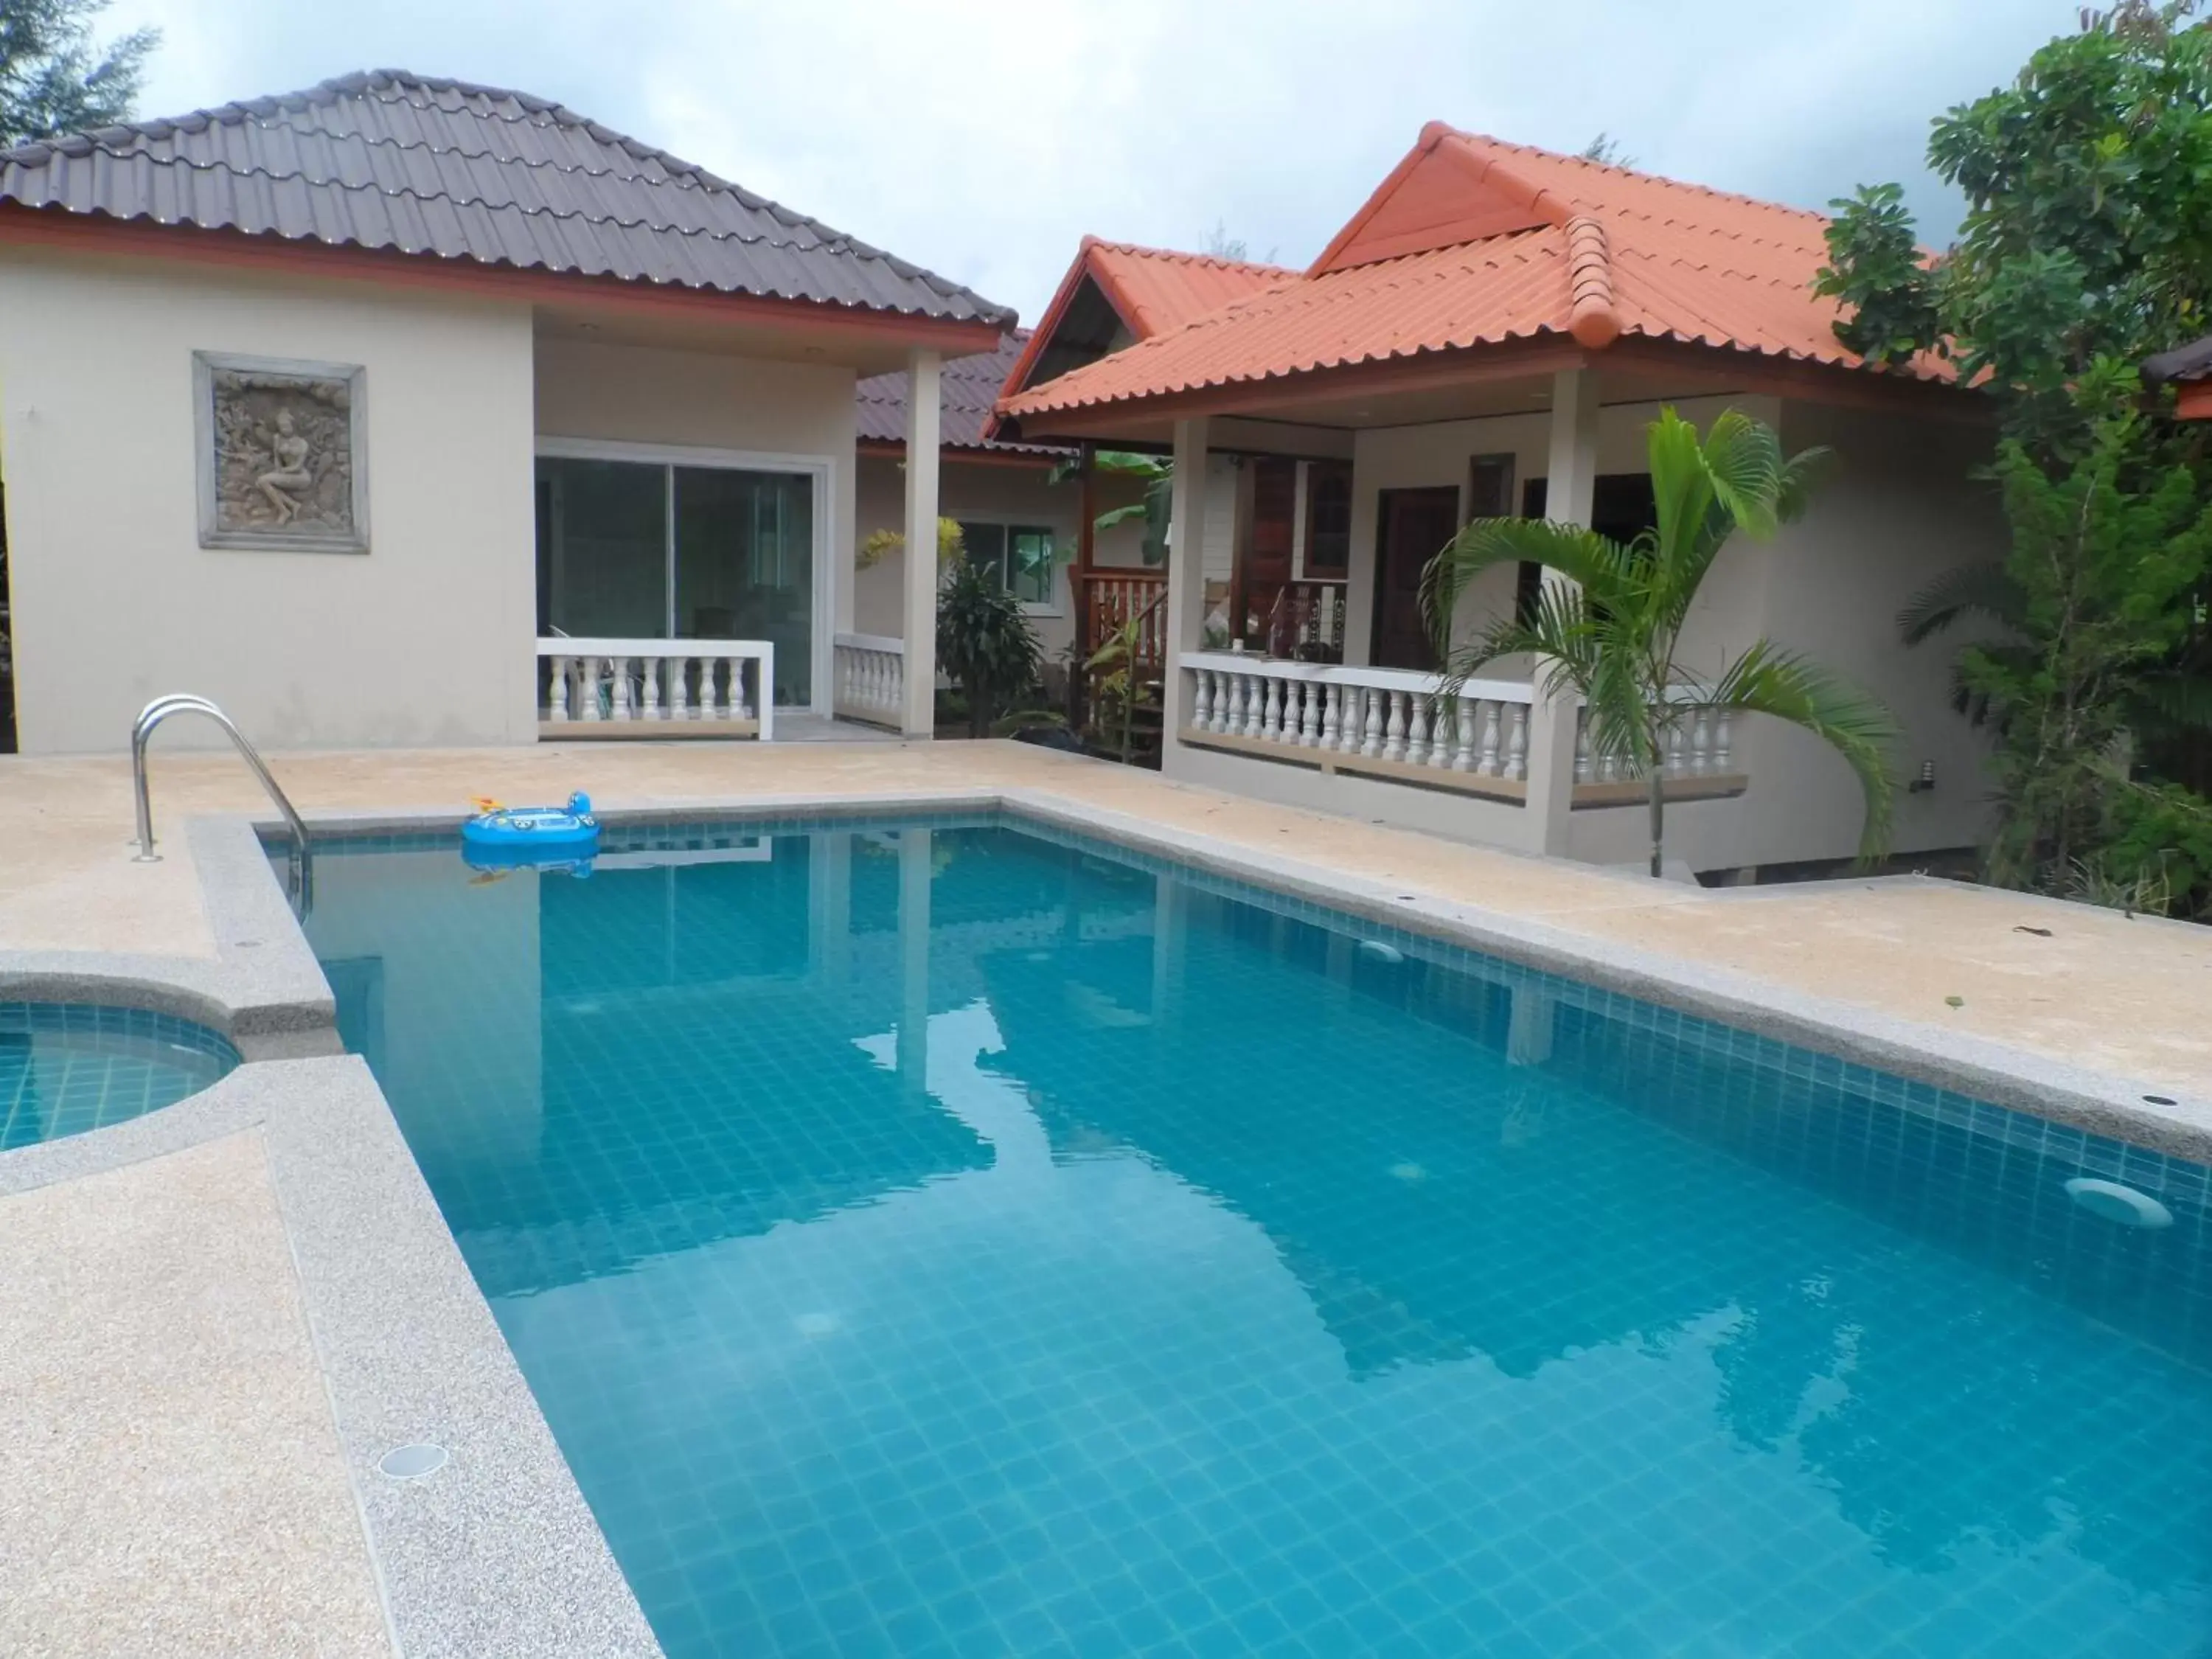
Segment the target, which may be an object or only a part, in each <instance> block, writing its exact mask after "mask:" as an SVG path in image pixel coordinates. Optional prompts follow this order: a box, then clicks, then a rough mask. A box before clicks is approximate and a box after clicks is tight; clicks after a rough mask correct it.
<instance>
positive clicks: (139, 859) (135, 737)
mask: <svg viewBox="0 0 2212 1659" xmlns="http://www.w3.org/2000/svg"><path fill="white" fill-rule="evenodd" d="M172 714H204V715H206V716H207V717H208V718H209V719H210V720H213V721H214V722H215V723H216V725H217V726H221V727H222V729H223V730H224V731H225V732H228V733H229V735H230V740H231V742H233V743H234V744H237V745H238V752H239V755H240V757H241V758H242V759H244V761H245V762H246V764H247V765H248V766H250V767H252V769H253V775H254V776H255V777H257V778H259V779H260V780H261V787H263V788H264V789H266V790H267V791H268V792H269V799H271V800H273V801H275V802H276V810H277V811H280V812H282V813H283V815H284V823H285V827H286V828H288V829H290V830H291V832H292V845H293V848H294V849H295V851H296V852H297V854H299V857H300V860H301V862H302V864H304V863H305V862H306V860H307V825H306V824H305V823H302V822H301V818H300V815H299V813H298V812H297V811H295V810H294V809H293V806H292V802H291V799H290V798H289V797H288V796H287V795H286V794H285V793H284V792H283V789H282V788H280V787H278V786H277V782H276V776H275V775H274V774H272V773H271V772H270V769H269V765H268V763H267V762H265V761H264V760H263V759H262V758H261V751H260V750H258V749H256V748H255V747H254V746H253V745H252V744H250V743H248V742H247V741H246V733H244V732H241V731H240V730H239V729H238V727H237V726H234V725H233V724H232V723H231V718H230V716H229V715H228V714H224V713H223V712H222V709H220V708H216V706H215V704H213V703H212V702H209V701H208V700H207V699H206V698H205V697H196V696H192V695H191V693H190V692H185V691H173V692H171V693H170V694H169V695H168V696H166V697H156V698H155V699H154V701H153V702H149V703H148V704H147V705H146V706H145V707H144V708H142V709H140V710H139V711H138V719H137V723H136V724H135V725H133V726H131V786H132V787H133V788H134V789H135V790H136V791H137V799H138V851H137V855H136V857H135V858H134V859H133V860H132V861H133V862H134V863H137V864H152V863H155V862H156V861H157V860H159V859H160V858H161V854H159V853H157V852H155V850H154V804H153V801H152V799H150V798H149V796H148V794H147V793H146V744H147V741H148V739H149V738H152V737H153V735H154V728H155V726H159V725H161V722H162V721H163V720H167V719H168V718H169V716H170V715H172Z"/></svg>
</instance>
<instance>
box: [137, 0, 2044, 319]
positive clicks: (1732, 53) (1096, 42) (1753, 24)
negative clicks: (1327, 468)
mask: <svg viewBox="0 0 2212 1659" xmlns="http://www.w3.org/2000/svg"><path fill="white" fill-rule="evenodd" d="M2073 12H2074V8H2073V6H2072V4H2071V3H2063V0H1975V3H1963V0H1953V3H1951V4H1949V5H1948V6H1947V5H1942V4H1938V3H1934V0H1861V3H1858V4H1856V5H1850V6H1844V5H1835V6H1825V7H1814V6H1792V7H1777V6H1775V5H1773V4H1772V3H1771V0H1705V3H1701V4H1699V5H1698V6H1697V7H1695V8H1694V9H1692V8H1690V7H1687V6H1682V5H1679V4H1661V3H1653V0H1583V3H1581V4H1577V5H1574V6H1564V5H1551V6H1530V5H1528V4H1526V3H1525V0H1516V3H1512V4H1506V3H1482V4H1470V3H1467V0H1361V3H1359V4H1358V5H1357V6H1356V7H1347V6H1346V5H1344V4H1342V3H1340V0H1267V3H1257V0H1251V3H1239V0H1110V3H1107V0H935V3H930V4H905V3H894V0H850V3H845V4H835V3H828V0H812V3H805V4H790V3H779V4H773V5H769V4H756V3H747V4H738V5H732V4H730V3H728V0H660V3H657V4H656V5H654V6H653V8H652V9H651V10H650V11H649V12H647V11H645V10H642V9H635V8H631V7H615V6H609V5H607V4H605V0H532V3H528V4H513V3H480V4H467V3H455V0H444V3H440V0H384V3H381V4H379V5H377V6H374V7H359V8H347V9H339V8H337V7H333V6H328V5H315V4H308V5H301V4H299V3H296V0H282V3H280V0H117V3H116V4H115V6H114V7H113V9H112V11H111V12H110V14H109V21H110V23H111V25H112V26H114V27H130V26H132V25H135V24H137V23H138V22H141V21H150V22H154V23H156V24H159V25H160V26H161V27H162V28H163V30H164V31H165V34H166V41H165V45H164V46H163V48H162V50H161V52H160V53H159V55H158V56H157V57H156V58H155V63H154V65H153V70H152V74H151V76H150V79H149V85H148V88H147V90H146V95H145V97H144V99H143V100H142V102H143V108H144V110H145V112H147V113H149V114H173V113H178V112H182V111H184V110H186V109H191V108H196V107H199V106H204V105H207V104H211V103H220V102H222V101H224V100H228V99H232V98H240V97H248V96H252V95H255V94H262V93H269V92H277V91H284V90H289V89H291V88H296V87H301V86H306V85H309V84H312V83H313V82H316V81H319V80H321V79H323V78H325V76H331V75H337V74H341V73H343V72H345V71H346V70H355V69H365V68H373V67H381V66H398V67H404V68H407V69H412V70H417V71H420V72H422V73H426V74H443V75H453V76H460V77H463V78H465V79H471V80H478V81H484V82H491V83H493V84H496V85H505V86H511V87H520V88H526V89H527V90H530V91H532V92H536V93H540V94H544V95H545V96H547V97H552V98H558V99H560V100H562V101H563V102H565V103H568V104H569V105H571V106H574V107H575V108H576V109H578V110H580V111H582V112H585V113H586V114H589V115H591V116H593V117H595V118H598V119H599V120H602V121H605V122H606V123H607V124H608V125H611V126H615V127H618V128H620V129H622V130H623V131H627V132H630V133H633V134H635V135H636V136H637V137H640V138H642V139H644V140H646V141H647V142H648V143H655V144H659V145H660V146H661V147H663V148H664V149H668V150H671V151H672V152H674V153H675V154H677V155H683V156H684V157H686V158H687V159H689V160H691V161H697V162H699V163H700V164H701V165H702V166H705V167H709V168H711V169H713V170H714V171H715V172H717V173H722V174H724V175H725V176H726V177H729V178H732V179H737V180H738V181H739V182H741V183H743V184H744V185H747V186H748V187H750V188H751V189H754V190H757V191H762V192H763V194H766V195H769V196H772V197H775V198H777V199H778V200H780V201H783V202H785V203H787V204H789V205H790V206H793V207H794V208H797V209H799V210H801V211H803V212H806V213H811V214H812V215H814V216H817V218H821V219H823V220H825V221H827V222H829V223H831V224H833V225H836V226H837V227H838V228H840V229H843V230H847V231H849V232H851V233H852V234H855V235H857V236H860V237H862V238H864V239H865V240H869V241H872V242H875V243H877V244H878V245H879V246H884V247H887V248H889V249H890V250H891V251H893V252H896V253H898V254H900V255H902V257H904V258H909V259H915V260H917V261H919V262H921V263H922V264H927V265H929V266H932V267H933V268H934V269H937V270H942V271H944V272H945V273H946V274H947V275H949V276H955V277H957V278H958V279H959V280H961V281H963V282H965V283H969V284H970V285H971V286H973V287H975V289H979V290H980V291H981V292H982V293H984V294H987V295H990V296H991V297H992V298H994V299H996V300H1001V301H1006V302H1007V303H1010V304H1013V305H1017V306H1018V307H1020V308H1021V311H1022V313H1023V314H1024V316H1026V317H1031V318H1034V317H1035V315H1036V313H1037V311H1038V309H1039V308H1040V307H1042V305H1043V303H1044V301H1045V300H1046V299H1047V298H1048V296H1049V295H1050V293H1051V291H1052V289H1053V286H1054V283H1056V282H1057V280H1058V278H1059V276H1060V272H1061V271H1062V270H1064V269H1065V267H1066V264H1067V261H1068V260H1069V258H1071V257H1072V256H1073V252H1074V250H1075V246H1076V243H1077V240H1079V238H1080V237H1081V236H1082V235H1083V234H1085V232H1094V233H1097V234H1101V235H1105V236H1110V237H1115V238H1118V239H1125V240H1136V241H1146V242H1152V243H1158V244H1164V245H1167V246H1182V247H1194V246H1200V245H1202V244H1203V242H1204V240H1205V239H1206V233H1207V232H1208V231H1209V230H1210V229H1211V228H1212V227H1213V226H1214V225H1215V224H1216V223H1217V222H1219V223H1221V224H1223V225H1225V227H1226V228H1227V230H1228V232H1229V234H1231V235H1233V236H1237V237H1239V238H1241V239H1243V240H1244V241H1245V242H1246V243H1247V244H1249V246H1250V248H1251V250H1252V252H1253V253H1254V255H1255V257H1258V256H1263V255H1266V254H1267V253H1269V252H1273V253H1274V254H1275V256H1276V257H1277V258H1280V259H1282V260H1284V261H1285V262H1287V263H1297V262H1298V261H1300V260H1303V259H1305V258H1310V257H1311V256H1312V255H1313V254H1314V253H1315V252H1317V251H1318V250H1319V249H1320V247H1321V246H1322V244H1323V243H1325V242H1326V241H1327V240H1328V237H1329V235H1330V234H1331V233H1332V232H1334V230H1335V228H1337V227H1338V226H1339V225H1340V224H1341V223H1342V222H1343V221H1344V220H1345V219H1346V218H1347V217H1348V216H1350V215H1351V214H1352V211H1353V210H1355V209H1356V208H1357V207H1358V205H1359V204H1360V202H1361V201H1362V200H1364V198H1365V197H1366V195H1367V192H1368V191H1370V190H1371V189H1372V188H1373V187H1374V185H1375V184H1376V182H1377V181H1378V180H1379V179H1381V178H1382V176H1383V173H1386V172H1387V171H1388V170H1389V167H1390V166H1391V165H1392V164H1393V163H1394V162H1395V161H1396V160H1397V158H1398V157H1399V156H1400V155H1401V154H1403V153H1404V151H1405V149H1407V146H1408V145H1410V144H1411V143H1413V138H1414V137H1415V135H1416V134H1417V133H1418V132H1419V129H1420V126H1421V124H1422V123H1423V122H1424V121H1425V120H1429V119H1432V118H1441V119H1443V120H1448V121H1451V122H1453V123H1455V124H1456V125H1462V126H1466V127H1470V128H1473V129H1475V130H1478V131H1486V132H1490V133H1494V134H1496V135H1497V136H1498V137H1504V138H1510V139H1514V140H1517V141H1521V142H1524V143H1537V144H1543V145H1547V146H1550V147H1553V148H1556V149H1579V148H1580V147H1581V146H1582V145H1583V144H1584V143H1587V142H1588V141H1589V139H1590V138H1591V137H1594V136H1595V134H1596V133H1597V132H1599V131H1601V130H1602V131H1606V132H1608V133H1610V134H1612V135H1613V137H1615V138H1616V139H1617V140H1619V141H1620V143H1621V145H1622V146H1623V148H1624V149H1626V151H1627V152H1628V153H1629V154H1630V155H1633V156H1634V157H1635V158H1636V160H1637V161H1638V165H1640V166H1642V167H1647V168H1650V169H1651V170H1653V171H1655V172H1661V173H1669V174H1672V175H1674V176H1675V177H1678V178H1683V179H1693V180H1696V181H1698V182H1699V183H1703V184H1709V185H1717V186H1718V187H1721V188H1723V189H1729V190H1736V191H1744V192H1746V193H1747V194H1751V195H1757V196H1764V197H1771V198H1773V199H1776V200H1780V201H1784V202H1790V203H1792V204H1797V205H1801V206H1806V207H1820V206H1823V205H1824V204H1826V202H1827V201H1828V200H1829V198H1831V197H1834V196H1837V195H1840V194H1842V193H1844V191H1848V190H1849V189H1850V187H1851V186H1852V185H1856V184H1857V183H1859V182H1861V181H1870V180H1874V179H1902V180H1904V181H1905V182H1906V185H1907V188H1908V191H1909V194H1910V197H1911V200H1912V202H1913V204H1914V205H1915V206H1916V208H1917V209H1918V210H1919V211H1920V212H1921V215H1922V217H1923V233H1924V234H1927V235H1928V236H1929V239H1930V240H1936V241H1941V240H1944V239H1945V238H1947V237H1948V234H1949V233H1950V231H1951V229H1952V228H1953V226H1954V224H1955V222H1956V219H1957V216H1958V213H1959V204H1958V202H1957V201H1956V199H1955V198H1953V197H1949V196H1948V195H1947V193H1946V192H1945V191H1943V190H1942V187H1941V186H1940V185H1938V184H1937V182H1936V180H1935V179H1932V178H1930V177H1929V175H1928V174H1927V173H1926V172H1925V169H1924V167H1923V166H1922V153H1923V148H1924V145H1925V143H1926V137H1927V127H1928V122H1929V119H1930V118H1932V117H1934V116H1935V115H1936V114H1937V113H1938V112H1940V111H1942V109H1943V108H1944V107H1946V106H1948V105H1950V104H1952V103H1954V102H1957V101H1959V100H1962V99H1966V98H1969V97H1972V96H1975V95H1977V94H1980V93H1982V92H1984V91H1986V90H1987V89H1988V88H1990V87H1991V86H1993V85H1996V84H1997V83H1998V82H2002V81H2004V80H2007V79H2009V78H2010V76H2012V75H2013V74H2015V72H2016V71H2017V70H2018V68H2019V66H2020V65H2021V63H2022V62H2024V61H2025V59H2026V58H2027V54H2028V53H2029V52H2031V51H2032V50H2033V48H2034V47H2035V46H2037V45H2038V44H2039V43H2040V42H2041V41H2043V40H2045V39H2047V38H2048V37H2049V36H2051V34H2053V33H2057V32H2059V31H2061V30H2063V29H2065V28H2068V27H2071V25H2072V18H2073Z"/></svg>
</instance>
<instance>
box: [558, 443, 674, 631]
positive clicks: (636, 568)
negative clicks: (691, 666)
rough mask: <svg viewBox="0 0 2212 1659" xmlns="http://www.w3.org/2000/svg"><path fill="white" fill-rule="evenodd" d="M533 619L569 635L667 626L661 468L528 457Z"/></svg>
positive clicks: (665, 499) (665, 482)
mask: <svg viewBox="0 0 2212 1659" xmlns="http://www.w3.org/2000/svg"><path fill="white" fill-rule="evenodd" d="M538 626H539V628H540V629H547V628H550V629H557V630H558V631H559V632H561V633H563V634H568V635H574V636H576V637H578V638H592V639H611V640H638V639H660V638H663V637H665V635H666V633H667V629H668V475H667V469H666V468H665V467H659V466H641V465H636V464H635V463H634V462H630V461H573V460H566V459H562V460H555V459H545V460H541V461H539V462H538Z"/></svg>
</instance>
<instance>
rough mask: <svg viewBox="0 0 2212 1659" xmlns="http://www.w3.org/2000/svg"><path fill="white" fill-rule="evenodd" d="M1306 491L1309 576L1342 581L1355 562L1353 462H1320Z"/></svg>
mask: <svg viewBox="0 0 2212 1659" xmlns="http://www.w3.org/2000/svg"><path fill="white" fill-rule="evenodd" d="M1306 491H1307V493H1306V575H1307V576H1308V577H1309V578H1310V579H1311V580H1316V581H1324V580H1327V581H1335V580H1342V579H1343V578H1344V576H1345V574H1346V572H1347V571H1348V570H1349V569H1350V568H1351V562H1352V463H1351V462H1349V461H1316V462H1315V463H1314V464H1313V465H1312V466H1311V468H1310V469H1309V471H1308V472H1307V482H1306Z"/></svg>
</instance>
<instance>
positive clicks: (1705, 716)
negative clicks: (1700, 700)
mask: <svg viewBox="0 0 2212 1659" xmlns="http://www.w3.org/2000/svg"><path fill="white" fill-rule="evenodd" d="M1712 769H1713V721H1712V716H1711V714H1709V713H1708V712H1707V711H1706V710H1705V709H1704V708H1699V710H1698V714H1697V719H1696V720H1695V721H1694V723H1693V724H1692V726H1691V727H1690V771H1691V774H1692V775H1693V776H1696V777H1700V778H1702V777H1709V776H1711V774H1712Z"/></svg>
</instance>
